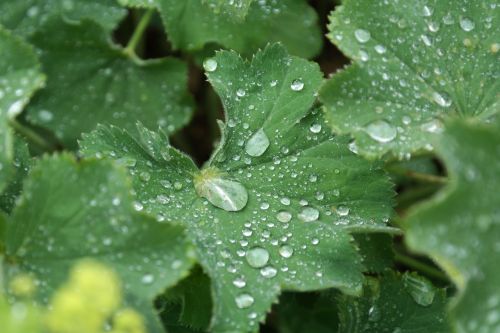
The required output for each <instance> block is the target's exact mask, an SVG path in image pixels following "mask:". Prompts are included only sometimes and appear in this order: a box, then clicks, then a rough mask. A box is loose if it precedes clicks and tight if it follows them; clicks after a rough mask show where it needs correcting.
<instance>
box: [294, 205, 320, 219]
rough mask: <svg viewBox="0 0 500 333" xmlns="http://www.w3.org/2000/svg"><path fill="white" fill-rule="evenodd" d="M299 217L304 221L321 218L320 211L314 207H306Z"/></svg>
mask: <svg viewBox="0 0 500 333" xmlns="http://www.w3.org/2000/svg"><path fill="white" fill-rule="evenodd" d="M298 217H299V219H301V220H302V221H304V222H313V221H316V220H317V219H318V218H319V211H318V210H317V209H316V208H314V207H309V206H307V207H304V208H303V209H302V211H301V212H300V213H299V215H298Z"/></svg>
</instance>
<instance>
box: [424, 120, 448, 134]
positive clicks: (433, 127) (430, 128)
mask: <svg viewBox="0 0 500 333" xmlns="http://www.w3.org/2000/svg"><path fill="white" fill-rule="evenodd" d="M421 128H422V130H423V131H426V132H429V133H442V132H443V130H444V125H443V122H442V121H441V120H439V119H432V120H430V121H428V122H426V123H424V124H422V126H421Z"/></svg>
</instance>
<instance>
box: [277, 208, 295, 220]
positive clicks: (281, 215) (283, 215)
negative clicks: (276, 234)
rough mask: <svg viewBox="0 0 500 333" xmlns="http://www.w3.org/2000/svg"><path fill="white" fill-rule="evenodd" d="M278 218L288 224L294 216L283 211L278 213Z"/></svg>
mask: <svg viewBox="0 0 500 333" xmlns="http://www.w3.org/2000/svg"><path fill="white" fill-rule="evenodd" d="M276 218H277V219H278V221H280V222H283V223H288V222H290V220H291V219H292V214H291V213H290V212H287V211H285V210H282V211H280V212H278V214H277V215H276Z"/></svg>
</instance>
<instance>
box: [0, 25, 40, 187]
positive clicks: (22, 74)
mask: <svg viewBox="0 0 500 333" xmlns="http://www.w3.org/2000/svg"><path fill="white" fill-rule="evenodd" d="M0 50H1V51H0V192H1V191H2V190H3V189H4V187H5V185H6V184H7V181H8V180H9V178H10V177H11V176H12V175H13V173H14V167H13V165H12V159H13V158H14V143H13V140H14V139H13V136H12V131H11V129H10V128H9V124H8V122H9V120H10V119H14V118H15V117H16V116H17V115H18V114H19V113H21V111H22V110H23V108H24V106H25V105H26V104H27V103H28V101H29V99H30V97H31V95H32V94H33V93H34V92H35V90H37V89H38V88H40V87H41V86H42V85H43V84H44V76H43V75H42V74H41V73H40V64H39V63H38V59H37V58H36V55H35V52H34V51H33V49H32V48H31V47H30V46H29V45H27V44H25V43H24V42H22V41H21V40H20V39H18V38H16V37H14V36H12V35H11V34H10V33H9V32H7V31H5V30H4V29H3V28H2V27H1V26H0Z"/></svg>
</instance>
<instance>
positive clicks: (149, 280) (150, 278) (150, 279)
mask: <svg viewBox="0 0 500 333" xmlns="http://www.w3.org/2000/svg"><path fill="white" fill-rule="evenodd" d="M154 280H155V277H154V275H153V274H145V275H143V276H142V278H141V282H142V283H144V284H151V283H153V282H154Z"/></svg>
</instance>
